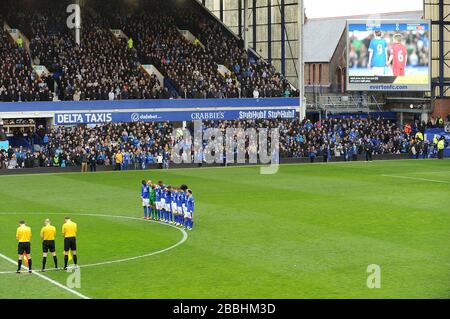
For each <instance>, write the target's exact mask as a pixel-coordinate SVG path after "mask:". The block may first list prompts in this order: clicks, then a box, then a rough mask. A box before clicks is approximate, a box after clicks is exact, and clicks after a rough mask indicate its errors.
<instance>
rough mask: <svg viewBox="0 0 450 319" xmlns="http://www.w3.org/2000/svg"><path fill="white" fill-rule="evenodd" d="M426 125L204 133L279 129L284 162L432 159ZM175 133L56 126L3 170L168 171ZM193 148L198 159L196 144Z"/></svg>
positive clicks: (295, 126)
mask: <svg viewBox="0 0 450 319" xmlns="http://www.w3.org/2000/svg"><path fill="white" fill-rule="evenodd" d="M428 125H429V124H427V123H419V122H418V123H416V124H415V125H413V126H412V127H411V125H409V124H407V125H405V126H404V127H402V126H399V125H398V124H397V123H396V122H395V121H391V120H387V119H383V118H371V117H369V118H359V117H356V118H329V119H324V120H322V121H317V122H313V121H310V120H304V121H302V122H300V121H299V120H298V119H295V120H294V119H273V120H245V121H242V120H239V121H206V122H204V123H203V129H207V128H218V129H220V130H222V131H223V133H224V134H225V130H226V129H227V128H243V129H248V128H256V129H258V128H269V129H273V128H278V129H279V136H280V148H279V149H280V158H293V159H301V158H309V159H311V161H314V160H315V159H316V158H321V160H323V161H329V160H331V159H340V160H344V161H350V160H357V159H360V158H361V157H364V156H365V155H366V153H368V152H370V154H371V155H372V154H373V155H382V154H397V155H399V154H410V155H411V156H413V157H418V156H419V155H420V157H421V158H426V157H431V156H433V154H434V153H433V145H432V143H431V142H428V141H426V140H424V139H423V132H424V129H425V128H428V127H429V126H428ZM432 125H433V126H434V125H435V124H432ZM438 125H440V124H439V121H438ZM444 125H447V123H445V124H444ZM189 127H190V126H189V125H188V128H189ZM173 132H174V126H173V124H172V123H169V122H163V123H111V124H105V125H98V126H94V127H88V126H77V127H56V128H54V129H53V130H51V131H50V132H47V133H44V132H43V131H42V132H41V133H39V134H42V135H43V136H42V140H43V145H41V146H40V147H39V148H38V149H37V150H35V151H30V150H25V149H23V148H14V149H13V148H9V149H8V150H6V151H2V152H1V155H0V167H1V168H7V167H9V168H17V167H50V166H58V167H60V166H62V167H66V166H80V165H81V164H82V163H87V162H89V164H90V166H91V169H92V167H96V166H97V165H106V166H110V165H112V166H115V165H117V164H118V163H117V160H116V159H117V157H116V155H117V154H118V153H120V154H121V155H120V157H121V162H120V163H119V164H120V167H121V168H122V169H128V168H133V169H141V168H142V169H143V168H146V167H148V165H150V164H158V165H159V166H160V167H168V165H169V164H170V162H171V151H172V148H173V146H174V144H175V143H177V142H179V140H177V139H174V138H173V136H172V133H173ZM421 134H422V135H421ZM224 136H225V135H224ZM179 138H181V137H180V135H179ZM224 141H225V138H224ZM246 142H247V143H246V147H247V151H249V150H252V147H255V145H256V144H252V143H250V141H248V138H247V141H246ZM191 147H192V155H194V149H193V147H194V145H193V144H191ZM224 155H225V153H224ZM224 158H225V156H224Z"/></svg>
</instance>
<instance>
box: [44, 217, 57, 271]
mask: <svg viewBox="0 0 450 319" xmlns="http://www.w3.org/2000/svg"><path fill="white" fill-rule="evenodd" d="M55 236H56V227H55V226H53V225H52V224H51V222H50V219H48V218H47V219H46V220H45V221H44V227H42V229H41V239H42V271H43V272H44V271H45V264H46V263H47V254H48V252H49V251H50V253H51V254H52V256H53V262H54V263H55V268H56V269H58V258H57V257H56V247H55Z"/></svg>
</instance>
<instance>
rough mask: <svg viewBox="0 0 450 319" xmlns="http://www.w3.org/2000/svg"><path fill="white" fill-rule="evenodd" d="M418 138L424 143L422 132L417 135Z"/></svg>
mask: <svg viewBox="0 0 450 319" xmlns="http://www.w3.org/2000/svg"><path fill="white" fill-rule="evenodd" d="M416 138H418V139H419V140H421V141H423V134H422V132H420V131H419V132H417V133H416Z"/></svg>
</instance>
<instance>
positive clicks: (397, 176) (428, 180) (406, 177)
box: [381, 174, 450, 184]
mask: <svg viewBox="0 0 450 319" xmlns="http://www.w3.org/2000/svg"><path fill="white" fill-rule="evenodd" d="M381 176H384V177H393V178H404V179H413V180H416V181H425V182H433V183H442V184H450V182H449V181H439V180H436V179H428V178H420V177H411V176H399V175H386V174H383V175H381Z"/></svg>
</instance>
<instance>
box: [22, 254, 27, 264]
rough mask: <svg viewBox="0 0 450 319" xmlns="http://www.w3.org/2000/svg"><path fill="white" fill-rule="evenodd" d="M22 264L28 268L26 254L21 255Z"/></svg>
mask: <svg viewBox="0 0 450 319" xmlns="http://www.w3.org/2000/svg"><path fill="white" fill-rule="evenodd" d="M23 264H24V265H25V266H26V267H28V258H27V255H26V254H23Z"/></svg>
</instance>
